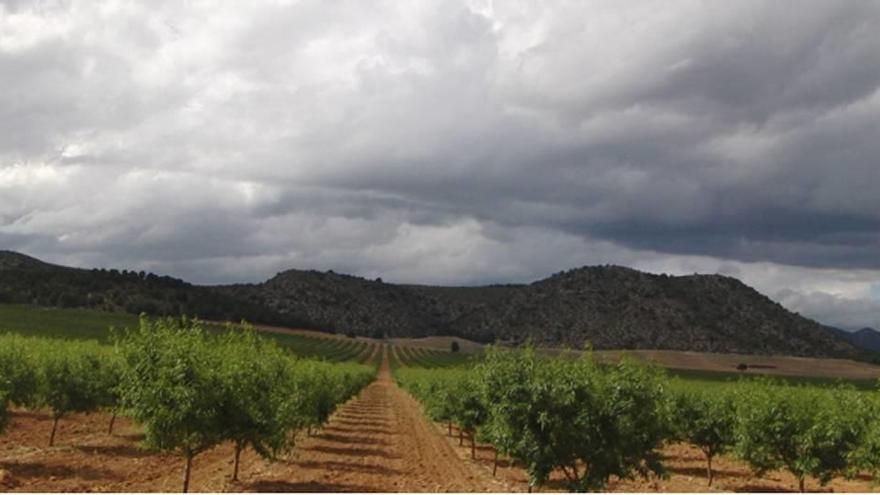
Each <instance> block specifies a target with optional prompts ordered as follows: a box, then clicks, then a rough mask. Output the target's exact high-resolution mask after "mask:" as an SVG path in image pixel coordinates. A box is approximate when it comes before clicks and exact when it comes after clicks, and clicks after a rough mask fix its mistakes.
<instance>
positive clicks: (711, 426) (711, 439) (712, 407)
mask: <svg viewBox="0 0 880 495" xmlns="http://www.w3.org/2000/svg"><path fill="white" fill-rule="evenodd" d="M672 402H673V406H672V407H673V411H672V412H673V417H674V418H675V419H674V430H675V433H676V436H677V437H678V438H679V439H681V440H683V441H685V442H688V443H690V444H692V445H694V446H696V447H697V448H699V449H700V450H701V451H702V452H703V455H705V456H706V478H707V479H708V485H709V486H712V480H713V478H714V476H713V472H712V459H713V458H714V457H715V456H716V455H718V454H723V453H725V452H727V451H729V450H730V449H731V448H732V447H733V445H734V427H735V425H736V412H735V411H736V408H735V405H736V403H735V401H734V399H733V396H732V394H731V393H729V392H727V391H725V390H716V389H713V390H711V391H692V390H679V391H676V392H674V393H673V397H672Z"/></svg>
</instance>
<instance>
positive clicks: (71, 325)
mask: <svg viewBox="0 0 880 495" xmlns="http://www.w3.org/2000/svg"><path fill="white" fill-rule="evenodd" d="M137 324H138V317H137V316H134V315H129V314H123V313H105V312H103V311H92V310H90V309H61V308H44V307H40V306H28V305H24V304H0V331H3V332H12V333H17V334H21V335H30V336H35V337H52V338H62V339H76V340H97V341H99V342H107V341H109V339H110V331H109V329H110V327H114V328H120V329H121V328H125V327H134V326H137Z"/></svg>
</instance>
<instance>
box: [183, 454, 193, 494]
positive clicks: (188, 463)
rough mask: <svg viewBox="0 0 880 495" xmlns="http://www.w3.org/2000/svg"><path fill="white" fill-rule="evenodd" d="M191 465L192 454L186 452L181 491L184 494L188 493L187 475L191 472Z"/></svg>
mask: <svg viewBox="0 0 880 495" xmlns="http://www.w3.org/2000/svg"><path fill="white" fill-rule="evenodd" d="M192 463H193V454H192V452H189V451H187V452H186V467H185V468H184V470H183V490H181V491H182V492H183V493H186V492H188V491H189V473H190V471H191V470H192Z"/></svg>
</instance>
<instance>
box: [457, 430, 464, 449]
mask: <svg viewBox="0 0 880 495" xmlns="http://www.w3.org/2000/svg"><path fill="white" fill-rule="evenodd" d="M463 435H464V433H462V431H461V428H459V429H458V444H459V445H464V436H463Z"/></svg>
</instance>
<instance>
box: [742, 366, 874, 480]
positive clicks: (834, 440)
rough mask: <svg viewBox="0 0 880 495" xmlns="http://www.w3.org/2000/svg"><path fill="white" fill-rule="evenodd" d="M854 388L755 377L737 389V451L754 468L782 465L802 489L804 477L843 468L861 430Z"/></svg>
mask: <svg viewBox="0 0 880 495" xmlns="http://www.w3.org/2000/svg"><path fill="white" fill-rule="evenodd" d="M858 395H859V394H857V393H855V392H854V391H852V390H849V389H845V388H836V389H833V390H832V389H819V388H816V387H805V386H801V387H793V386H783V385H778V384H773V383H770V382H759V383H751V384H744V385H741V386H740V389H739V391H738V394H737V411H736V414H737V425H736V430H735V431H736V453H737V455H738V456H739V457H740V458H742V459H743V460H745V461H746V462H748V463H749V464H750V465H751V467H752V469H753V470H754V471H755V472H756V473H757V474H759V475H760V474H763V473H764V472H766V471H768V470H772V469H786V470H787V471H789V472H790V473H791V474H793V475H794V477H795V478H796V479H797V480H798V488H799V490H800V491H804V487H805V482H806V478H807V477H815V478H817V479H818V480H819V482H820V483H821V484H822V485H825V484H827V483H828V482H829V481H831V478H833V477H834V476H836V475H839V474H845V473H846V472H847V471H848V464H849V462H850V460H851V459H852V458H853V454H854V453H855V452H857V450H858V447H859V445H860V444H861V442H862V439H863V437H864V436H865V427H866V424H867V420H866V418H865V417H863V415H862V414H860V411H862V410H863V408H861V407H858V406H857V404H858V401H859V400H860V398H859V396H858Z"/></svg>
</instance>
